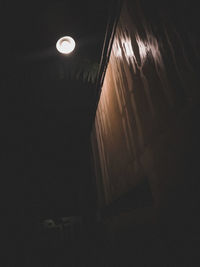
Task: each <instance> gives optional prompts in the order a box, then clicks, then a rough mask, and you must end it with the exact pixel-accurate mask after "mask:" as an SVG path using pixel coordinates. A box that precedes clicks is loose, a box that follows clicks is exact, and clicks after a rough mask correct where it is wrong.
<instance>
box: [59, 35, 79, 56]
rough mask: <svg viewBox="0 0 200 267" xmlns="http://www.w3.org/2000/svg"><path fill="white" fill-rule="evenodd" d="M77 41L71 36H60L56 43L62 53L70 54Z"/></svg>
mask: <svg viewBox="0 0 200 267" xmlns="http://www.w3.org/2000/svg"><path fill="white" fill-rule="evenodd" d="M75 45H76V44H75V41H74V39H73V38H71V37H70V36H65V37H62V38H60V39H59V40H58V41H57V43H56V48H57V50H58V51H59V52H60V53H62V54H69V53H71V52H72V51H73V50H74V48H75Z"/></svg>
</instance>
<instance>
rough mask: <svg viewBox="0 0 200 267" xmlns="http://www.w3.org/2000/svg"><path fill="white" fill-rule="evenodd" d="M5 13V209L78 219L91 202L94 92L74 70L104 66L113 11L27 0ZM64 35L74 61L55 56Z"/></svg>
mask: <svg viewBox="0 0 200 267" xmlns="http://www.w3.org/2000/svg"><path fill="white" fill-rule="evenodd" d="M1 12H2V16H1V19H2V23H1V26H3V27H2V31H1V32H2V38H1V39H2V40H3V42H1V46H2V48H1V49H2V60H1V68H2V72H1V109H2V112H1V140H2V145H1V147H2V150H1V152H2V166H3V168H2V169H1V172H2V177H3V179H2V180H1V182H2V183H3V187H2V188H3V189H4V190H3V191H4V194H3V201H2V207H3V208H6V207H9V208H10V207H17V208H18V209H30V210H32V209H36V210H37V209H38V210H41V209H42V210H45V211H43V213H44V212H47V213H48V212H49V214H52V213H57V214H59V215H61V214H60V213H59V212H61V213H62V212H63V210H65V211H66V212H67V210H68V212H69V213H70V212H78V210H79V208H80V204H79V203H81V205H83V206H84V201H85V203H87V202H88V203H89V202H91V199H90V197H89V195H90V194H89V193H88V191H87V190H88V189H87V190H86V188H87V185H88V184H90V181H89V180H90V167H89V166H90V163H89V128H90V123H91V122H90V120H91V110H92V104H93V99H94V98H93V97H94V85H92V84H89V83H87V82H85V83H84V82H82V81H80V80H79V81H78V80H75V79H73V78H69V75H68V72H69V71H68V70H70V68H71V66H72V65H73V66H78V65H79V64H81V63H82V62H84V61H85V60H87V61H89V62H91V63H95V62H98V61H99V57H100V54H101V49H102V43H103V38H104V34H105V26H106V21H107V13H108V4H107V2H106V1H82V2H80V1H51V3H43V4H41V3H34V1H32V2H30V1H27V2H26V4H24V3H23V4H22V3H20V4H19V3H18V2H16V3H12V4H11V3H4V4H3V3H2V8H1ZM63 35H70V36H72V37H73V38H74V39H75V41H76V43H77V47H76V50H75V52H73V54H72V55H70V56H67V57H66V56H61V55H59V54H58V53H57V51H56V50H55V43H56V41H57V39H58V38H59V37H61V36H63ZM84 196H88V198H87V197H86V198H85V197H84ZM83 200H84V201H83ZM89 205H90V204H89ZM86 206H87V204H86ZM59 209H60V210H62V211H59ZM72 210H73V211H72ZM30 212H31V211H30ZM38 212H39V211H38ZM39 213H41V212H39ZM62 215H63V214H62ZM43 216H44V214H43Z"/></svg>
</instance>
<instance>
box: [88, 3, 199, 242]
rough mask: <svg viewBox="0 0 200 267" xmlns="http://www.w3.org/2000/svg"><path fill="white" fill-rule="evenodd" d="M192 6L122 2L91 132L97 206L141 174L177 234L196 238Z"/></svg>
mask: <svg viewBox="0 0 200 267" xmlns="http://www.w3.org/2000/svg"><path fill="white" fill-rule="evenodd" d="M196 10H197V9H196V8H195V2H194V1H193V2H192V3H190V4H189V3H186V1H182V2H181V4H180V3H179V2H176V1H173V3H172V1H164V2H162V3H159V2H157V1H150V3H147V2H146V3H145V1H124V4H123V7H122V10H121V15H120V18H119V22H118V25H117V29H116V34H115V38H114V42H113V46H112V51H111V55H110V60H109V63H108V67H107V71H106V75H105V79H104V83H103V87H102V92H101V95H100V99H99V104H98V108H97V112H96V118H95V123H94V128H93V131H92V136H91V140H92V148H93V158H94V166H95V172H96V183H97V190H98V199H99V207H100V208H101V207H104V206H107V205H110V204H111V203H112V202H113V201H115V200H116V199H118V198H119V197H121V196H122V195H124V194H125V193H127V192H129V191H131V190H132V189H134V188H136V187H137V186H138V185H139V184H140V183H141V182H142V181H144V180H146V179H147V181H148V183H149V185H150V188H151V192H152V195H153V200H154V208H155V210H156V216H157V220H158V221H159V222H160V225H162V226H161V227H163V228H165V229H168V230H166V231H165V233H167V231H168V232H170V234H169V235H168V234H166V235H168V237H167V238H169V236H171V237H172V236H173V239H176V240H177V239H180V237H181V236H184V238H186V235H188V236H187V238H189V239H190V240H193V237H194V236H196V237H197V236H198V237H199V235H197V232H195V231H196V230H197V228H198V227H197V225H198V222H199V217H198V213H197V210H198V209H197V208H198V203H199V196H198V195H199V181H198V177H199V168H198V153H199V130H198V121H199V100H200V99H199V76H198V73H199V57H200V53H199V52H200V50H199V47H198V46H199V37H198V26H197V25H198V14H197V11H196ZM186 17H187V20H186ZM195 227H196V228H195ZM192 228H193V229H196V230H194V231H191V229H192ZM186 232H187V234H186Z"/></svg>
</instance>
